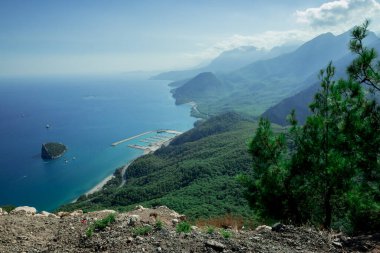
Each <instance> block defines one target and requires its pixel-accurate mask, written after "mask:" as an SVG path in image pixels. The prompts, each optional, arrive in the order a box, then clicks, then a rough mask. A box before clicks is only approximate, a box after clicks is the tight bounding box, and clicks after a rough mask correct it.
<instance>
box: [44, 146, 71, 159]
mask: <svg viewBox="0 0 380 253" xmlns="http://www.w3.org/2000/svg"><path fill="white" fill-rule="evenodd" d="M66 150H67V147H66V146H65V145H63V144H62V143H57V142H48V143H44V144H42V148H41V158H42V159H44V160H51V159H57V158H59V157H61V156H62V155H63V154H64V153H65V152H66Z"/></svg>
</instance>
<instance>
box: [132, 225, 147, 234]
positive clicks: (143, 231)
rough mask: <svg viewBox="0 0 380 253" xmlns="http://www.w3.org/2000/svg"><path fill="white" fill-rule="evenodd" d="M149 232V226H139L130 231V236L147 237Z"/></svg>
mask: <svg viewBox="0 0 380 253" xmlns="http://www.w3.org/2000/svg"><path fill="white" fill-rule="evenodd" d="M150 232H152V227H151V226H149V225H148V226H140V227H136V228H134V229H133V230H132V234H133V235H134V236H138V235H147V234H149V233H150Z"/></svg>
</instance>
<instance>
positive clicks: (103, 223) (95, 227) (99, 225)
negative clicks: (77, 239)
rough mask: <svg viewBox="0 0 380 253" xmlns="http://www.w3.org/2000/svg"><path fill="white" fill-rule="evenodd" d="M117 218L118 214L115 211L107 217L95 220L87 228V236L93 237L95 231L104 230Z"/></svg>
mask: <svg viewBox="0 0 380 253" xmlns="http://www.w3.org/2000/svg"><path fill="white" fill-rule="evenodd" d="M115 220H116V215H115V214H114V213H111V214H109V215H108V216H107V217H105V218H104V219H101V220H97V221H95V222H94V223H93V224H91V225H90V226H89V227H88V228H87V230H86V235H87V237H91V236H92V235H93V234H94V232H95V231H99V230H104V229H105V228H106V227H107V226H108V225H109V224H111V223H114V222H115Z"/></svg>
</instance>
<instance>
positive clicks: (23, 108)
mask: <svg viewBox="0 0 380 253" xmlns="http://www.w3.org/2000/svg"><path fill="white" fill-rule="evenodd" d="M189 112H190V107H189V106H175V104H174V100H173V98H172V97H171V94H170V88H169V87H168V86H167V82H165V81H151V80H144V79H128V78H125V77H120V76H119V77H102V78H99V77H98V78H65V79H63V78H60V79H59V78H54V79H53V78H34V79H17V80H16V79H2V80H0V205H5V204H13V205H18V206H19V205H29V206H34V207H36V208H37V209H39V210H53V209H55V208H57V207H58V206H59V205H61V204H64V203H67V202H70V201H72V200H73V199H75V198H76V197H78V196H79V195H81V194H83V193H85V192H86V191H87V190H89V189H91V188H92V187H93V186H95V185H96V184H97V183H99V182H100V181H101V180H102V179H103V178H105V177H106V176H108V175H110V174H111V173H112V172H113V171H114V170H115V169H116V168H118V167H120V166H122V165H123V164H126V163H128V162H129V161H131V160H132V159H134V158H136V157H138V156H139V155H141V154H142V151H141V150H137V149H132V148H129V147H128V145H129V144H138V145H141V146H142V145H144V143H143V142H141V141H140V140H141V138H140V139H136V140H133V141H130V142H127V143H123V144H120V145H118V146H116V147H111V146H110V144H111V143H113V142H115V141H119V140H122V139H125V138H128V137H131V136H133V135H137V134H140V133H142V132H145V131H150V130H155V129H174V130H179V131H185V130H188V129H190V128H191V127H192V126H193V123H194V121H195V119H194V118H192V117H190V113H189ZM46 124H49V125H50V126H51V127H50V128H49V129H47V128H46V127H45V126H46ZM142 139H143V138H142ZM48 141H54V142H62V143H64V144H65V145H67V146H68V151H67V152H66V153H65V155H64V156H63V157H61V158H60V159H57V160H53V161H43V160H42V159H41V158H40V150H41V144H42V143H44V142H48ZM65 160H67V162H65Z"/></svg>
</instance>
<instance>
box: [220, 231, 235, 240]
mask: <svg viewBox="0 0 380 253" xmlns="http://www.w3.org/2000/svg"><path fill="white" fill-rule="evenodd" d="M220 234H221V235H222V236H223V238H225V239H228V238H230V237H231V236H232V232H231V231H228V230H226V229H221V230H220Z"/></svg>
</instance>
